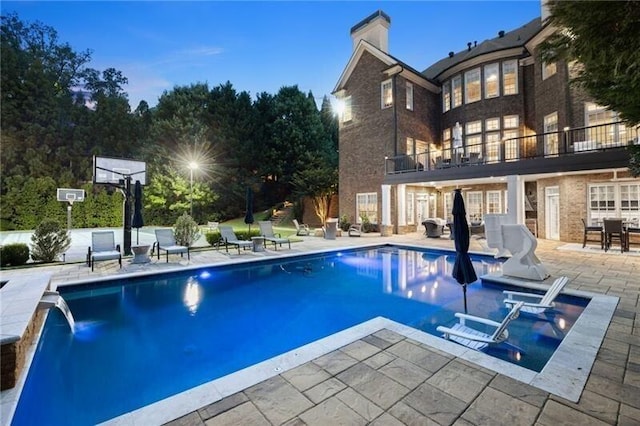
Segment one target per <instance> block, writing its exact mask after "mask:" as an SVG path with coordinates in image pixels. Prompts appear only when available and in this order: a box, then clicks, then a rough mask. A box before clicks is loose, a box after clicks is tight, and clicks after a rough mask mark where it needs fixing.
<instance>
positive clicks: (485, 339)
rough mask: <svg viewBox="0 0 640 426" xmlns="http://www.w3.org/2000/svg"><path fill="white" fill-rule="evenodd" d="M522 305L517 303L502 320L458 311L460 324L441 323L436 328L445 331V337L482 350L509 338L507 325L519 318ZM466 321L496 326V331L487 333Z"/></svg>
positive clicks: (457, 315)
mask: <svg viewBox="0 0 640 426" xmlns="http://www.w3.org/2000/svg"><path fill="white" fill-rule="evenodd" d="M522 305H523V302H518V303H516V304H515V306H514V307H513V309H511V311H510V312H509V313H508V314H507V316H506V317H504V319H503V320H502V322H496V321H492V320H490V319H487V318H481V317H476V316H473V315H468V314H463V313H460V312H458V313H456V317H457V318H458V319H459V322H458V324H455V325H454V326H453V327H451V328H449V327H444V326H442V325H440V326H438V328H436V330H438V331H439V332H441V333H443V337H444V338H445V339H448V340H453V341H454V342H457V343H460V344H461V345H464V346H466V347H468V348H471V349H475V350H477V351H480V350H482V349H484V348H486V347H487V346H489V345H491V344H498V343H502V342H504V341H505V340H507V339H508V338H509V330H507V326H508V325H509V323H510V322H511V321H513V320H514V319H516V318H518V315H519V314H520V309H521V308H522ZM466 321H474V322H477V323H481V324H486V325H489V326H491V327H495V331H494V332H493V333H492V334H487V333H485V332H482V331H480V330H477V329H475V328H473V327H469V326H467V325H466Z"/></svg>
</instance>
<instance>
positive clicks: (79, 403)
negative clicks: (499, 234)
mask: <svg viewBox="0 0 640 426" xmlns="http://www.w3.org/2000/svg"><path fill="white" fill-rule="evenodd" d="M472 259H473V260H474V266H475V267H476V270H477V271H478V274H479V275H482V274H484V273H487V272H490V271H495V270H497V269H499V268H500V264H499V263H498V262H496V261H494V260H493V259H491V258H485V257H472ZM453 260H454V255H452V254H451V253H449V252H434V251H418V250H408V249H404V248H394V247H380V248H377V249H367V250H356V251H348V252H342V253H329V254H324V255H313V256H304V257H300V258H296V259H287V260H284V259H276V260H270V261H266V262H260V263H258V264H257V265H252V266H249V265H240V266H233V267H231V266H225V267H218V268H209V269H200V270H197V271H188V272H184V273H170V274H163V275H156V276H154V277H153V278H150V277H142V278H135V279H129V280H114V281H111V282H110V283H108V284H107V283H100V284H87V285H81V286H74V287H73V288H63V289H61V290H60V291H61V293H63V294H64V297H65V299H66V300H67V302H68V304H69V306H70V308H71V310H72V311H73V314H74V316H75V318H76V322H77V323H78V330H77V332H76V334H75V335H72V334H71V333H70V331H69V329H68V326H67V324H66V322H65V319H64V317H63V316H62V315H61V314H60V313H58V312H52V313H51V314H50V315H49V317H48V319H47V322H46V324H45V327H44V330H43V332H42V337H41V339H40V341H39V344H38V348H37V353H36V356H35V358H34V360H33V362H32V365H31V368H30V370H29V375H28V378H27V381H26V384H25V386H24V388H23V392H22V395H21V399H20V402H19V405H18V408H17V410H16V414H15V416H14V421H13V423H14V424H93V423H96V422H100V421H103V420H107V419H109V418H112V417H114V416H117V415H119V414H122V413H125V412H128V411H131V410H133V409H136V408H138V407H140V406H143V405H147V404H149V403H151V402H154V401H157V400H159V399H162V398H165V397H167V396H169V395H173V394H175V393H178V392H181V391H183V390H185V389H189V388H192V387H194V386H196V385H198V384H201V383H204V382H207V381H210V380H213V379H215V378H217V377H221V376H223V375H226V374H229V373H231V372H233V371H237V370H239V369H241V368H243V367H246V366H248V365H253V364H255V363H257V362H259V361H262V360H265V359H268V358H270V357H272V356H274V355H277V354H280V353H283V352H286V351H288V350H291V349H293V348H296V347H299V346H301V345H304V344H306V343H308V342H311V341H314V340H317V339H319V338H322V337H325V336H327V335H330V334H332V333H335V332H337V331H340V330H343V329H345V328H348V327H350V326H352V325H354V324H359V323H361V322H363V321H366V320H368V319H371V318H373V317H376V316H384V317H387V318H390V319H392V320H395V321H397V322H400V323H402V324H406V325H409V326H412V327H416V328H419V329H422V330H424V331H427V332H430V333H435V327H436V326H437V325H440V324H447V323H450V322H453V313H454V312H457V311H462V310H463V299H462V289H461V287H460V286H459V285H458V284H457V283H455V282H454V281H452V280H451V278H449V277H450V272H451V267H452V264H453ZM467 299H468V300H467V303H468V306H469V313H472V314H475V315H481V316H487V317H491V318H494V319H498V318H501V317H502V316H503V315H504V312H505V310H504V308H502V306H501V301H502V293H501V290H500V289H498V288H495V287H493V286H489V285H481V284H480V283H475V284H473V285H470V286H469V289H468V293H467ZM585 304H586V300H584V299H578V298H569V297H567V298H565V299H562V300H561V303H560V306H559V310H560V311H561V312H562V314H561V315H556V316H555V317H554V318H553V319H552V320H549V319H543V320H541V319H536V318H525V317H524V316H522V317H521V319H519V320H518V321H516V323H514V324H513V326H512V327H511V328H510V330H511V335H512V338H511V339H510V343H511V344H512V346H508V347H507V348H505V349H501V350H498V351H496V354H495V355H497V356H499V357H502V358H503V359H508V360H510V361H511V362H515V363H517V364H519V365H524V366H527V367H528V368H533V369H536V368H541V365H538V364H542V365H543V364H544V362H545V361H541V359H542V358H540V354H538V353H537V352H536V351H538V350H539V348H540V347H545V348H547V349H548V353H549V354H550V353H551V352H553V349H554V348H555V347H556V346H557V345H558V344H559V339H560V337H561V336H562V335H563V334H564V333H566V331H568V330H569V328H570V327H571V325H572V324H573V322H574V321H575V319H576V318H577V317H578V316H579V315H580V312H581V311H582V308H583V307H584V305H585ZM547 357H548V356H547ZM532 361H533V364H531V365H528V363H530V362H532ZM536 365H537V366H536ZM538 371H539V370H538ZM38 416H40V417H38Z"/></svg>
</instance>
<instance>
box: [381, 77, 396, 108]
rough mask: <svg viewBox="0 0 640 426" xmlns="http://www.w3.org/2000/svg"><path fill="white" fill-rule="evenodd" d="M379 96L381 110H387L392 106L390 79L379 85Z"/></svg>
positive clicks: (391, 84)
mask: <svg viewBox="0 0 640 426" xmlns="http://www.w3.org/2000/svg"><path fill="white" fill-rule="evenodd" d="M380 94H381V96H382V98H381V105H382V109H384V108H389V107H390V106H391V105H393V83H392V81H391V79H389V80H386V81H383V82H382V84H381V85H380Z"/></svg>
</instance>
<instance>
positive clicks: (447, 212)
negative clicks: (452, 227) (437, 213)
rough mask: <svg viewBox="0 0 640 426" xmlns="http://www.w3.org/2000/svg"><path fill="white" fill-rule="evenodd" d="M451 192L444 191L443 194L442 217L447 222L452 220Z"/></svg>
mask: <svg viewBox="0 0 640 426" xmlns="http://www.w3.org/2000/svg"><path fill="white" fill-rule="evenodd" d="M451 210H453V194H452V193H451V192H445V194H444V218H445V220H446V221H447V222H449V221H453V215H452V214H451Z"/></svg>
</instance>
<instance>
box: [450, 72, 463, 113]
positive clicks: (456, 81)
mask: <svg viewBox="0 0 640 426" xmlns="http://www.w3.org/2000/svg"><path fill="white" fill-rule="evenodd" d="M451 85H452V87H453V105H452V108H455V107H459V106H460V105H462V77H460V76H459V75H458V76H456V77H453V80H451Z"/></svg>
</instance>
